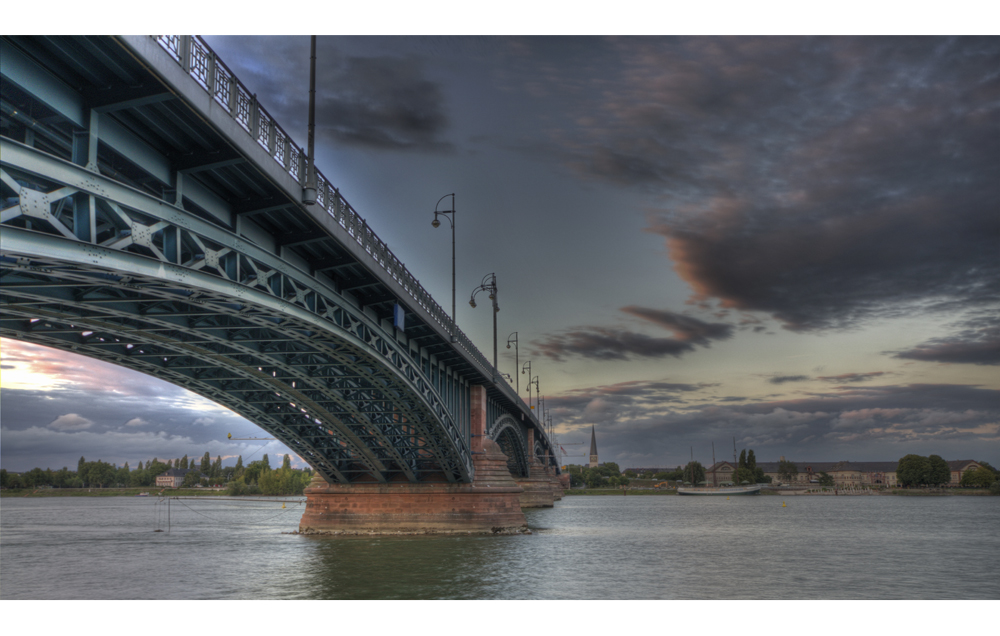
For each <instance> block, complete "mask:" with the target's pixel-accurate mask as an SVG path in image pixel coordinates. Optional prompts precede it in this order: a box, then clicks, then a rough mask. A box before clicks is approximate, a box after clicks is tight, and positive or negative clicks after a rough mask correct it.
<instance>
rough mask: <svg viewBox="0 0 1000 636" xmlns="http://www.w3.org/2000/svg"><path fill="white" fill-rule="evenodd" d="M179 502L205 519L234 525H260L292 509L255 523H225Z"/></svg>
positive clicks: (225, 523)
mask: <svg viewBox="0 0 1000 636" xmlns="http://www.w3.org/2000/svg"><path fill="white" fill-rule="evenodd" d="M178 501H180V500H178ZM180 503H181V505H182V506H184V507H185V508H187V509H188V510H190V511H191V512H193V513H195V514H196V515H201V516H202V517H205V518H206V519H208V520H210V521H214V522H216V523H218V524H223V525H232V526H236V525H249V526H259V525H261V524H262V523H263V522H265V521H269V520H271V519H274V518H275V517H279V516H281V515H283V514H285V513H286V512H288V511H289V510H294V508H285V509H283V510H282V511H281V512H279V513H278V514H276V515H272V516H270V517H267V518H266V519H261V520H260V521H259V522H257V523H248V524H247V523H245V524H235V523H227V522H225V521H219V520H218V519H213V518H212V517H209V516H208V515H206V514H203V513H201V512H198V511H197V510H195V509H194V508H192V507H191V506H189V505H187V504H186V503H184V502H183V501H180ZM251 510H260V509H259V508H252V509H251Z"/></svg>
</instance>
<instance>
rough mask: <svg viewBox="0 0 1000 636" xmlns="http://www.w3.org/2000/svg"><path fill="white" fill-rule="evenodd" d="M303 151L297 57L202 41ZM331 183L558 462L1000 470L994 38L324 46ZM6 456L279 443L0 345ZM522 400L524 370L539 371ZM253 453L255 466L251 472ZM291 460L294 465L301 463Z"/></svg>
mask: <svg viewBox="0 0 1000 636" xmlns="http://www.w3.org/2000/svg"><path fill="white" fill-rule="evenodd" d="M206 39H207V41H208V43H209V44H210V46H211V47H212V48H213V49H214V50H215V51H216V53H218V54H219V56H220V57H221V58H222V59H223V60H224V61H225V63H226V64H227V65H228V66H229V67H230V68H231V69H232V70H233V71H234V72H235V73H236V75H237V76H238V77H239V78H240V79H241V80H242V81H243V82H244V83H245V84H246V85H247V86H248V87H249V88H250V89H251V91H253V92H255V93H256V94H257V96H258V99H259V100H260V102H261V103H262V104H263V106H264V108H265V109H266V110H267V111H268V112H269V113H270V114H271V115H273V116H274V117H275V118H276V119H277V120H278V122H279V123H280V124H281V126H282V127H283V128H284V129H285V130H286V131H288V132H289V133H290V134H291V135H292V137H293V138H294V139H295V140H296V141H297V142H298V143H299V144H300V145H304V142H305V137H306V135H305V131H306V115H307V97H308V61H309V39H308V37H303V36H281V37H277V36H274V37H236V36H206ZM317 58H318V71H317V75H318V89H317V100H318V101H317V119H318V121H317V165H318V167H319V169H320V170H321V171H322V172H323V173H324V174H325V175H326V176H327V177H328V178H329V179H330V180H331V182H332V183H333V184H334V185H335V186H337V187H339V188H340V190H341V192H342V193H343V195H344V196H345V197H346V199H347V200H348V201H350V202H351V204H352V205H353V206H354V208H355V209H356V210H357V211H358V212H359V213H360V214H361V215H362V216H363V217H365V218H366V219H367V221H368V223H369V225H370V226H371V227H372V228H373V229H374V230H375V231H376V233H377V234H378V235H379V236H380V237H381V238H382V239H383V240H385V241H386V242H387V243H388V245H389V246H390V249H392V250H393V252H394V253H395V254H396V255H397V256H398V257H400V259H401V260H402V261H403V262H404V263H405V264H406V265H407V267H408V268H409V270H410V271H411V272H413V274H414V275H415V276H416V277H417V278H418V279H419V280H420V281H421V283H422V284H423V286H424V287H425V288H426V289H428V290H429V291H430V292H431V294H432V295H433V296H434V297H435V298H436V299H437V301H438V303H439V304H440V305H441V306H442V307H445V308H448V307H450V302H451V298H450V296H451V288H450V287H451V259H450V255H449V254H448V250H449V247H450V238H451V237H450V236H449V231H448V224H447V223H445V224H443V225H442V227H441V228H438V229H435V228H433V227H432V226H431V220H432V219H433V210H434V206H435V203H436V202H437V201H438V199H439V198H440V197H441V196H442V195H445V194H448V193H452V192H454V193H455V206H456V244H457V297H458V298H457V305H458V310H457V320H458V324H459V327H460V328H461V329H462V330H463V331H465V333H466V334H468V335H469V336H470V337H471V338H472V340H473V342H475V343H476V344H477V346H478V347H479V348H480V350H481V351H483V352H484V353H485V354H487V356H489V355H490V353H491V351H492V322H491V317H490V315H489V312H488V306H487V305H486V304H484V303H479V308H476V309H474V308H472V307H470V306H469V304H468V299H469V296H470V295H471V293H472V291H473V289H475V287H476V286H478V284H479V283H480V281H481V280H482V278H483V276H484V275H486V274H489V273H495V274H496V277H497V285H498V288H499V304H500V313H499V314H498V322H499V327H498V329H499V332H500V343H499V347H500V351H501V355H500V359H499V367H500V371H502V372H506V373H510V374H516V367H515V361H514V360H515V358H514V353H515V352H514V349H513V348H511V349H510V350H508V349H506V348H505V345H506V342H507V337H508V334H511V333H513V332H516V333H517V338H518V348H517V356H518V362H519V363H520V364H521V365H523V363H524V362H526V361H530V362H531V368H532V374H533V375H537V376H538V377H539V388H540V391H541V393H542V395H544V397H545V406H546V408H547V409H548V410H549V412H550V413H551V415H552V418H553V421H554V423H555V426H556V429H555V430H556V432H557V435H558V439H559V441H560V442H561V443H562V444H563V446H564V448H565V449H566V451H567V453H568V456H567V457H566V458H565V459H564V463H582V462H584V461H586V457H576V456H574V455H582V454H583V453H585V452H586V451H587V446H588V445H589V438H590V431H591V427H594V428H595V430H596V434H597V440H598V446H599V451H600V457H601V460H602V461H614V462H617V463H618V464H619V466H621V467H622V468H625V467H658V466H664V467H666V466H677V465H679V464H682V463H685V462H686V461H687V460H688V459H689V458H690V457H691V456H692V454H693V456H694V458H695V459H697V460H699V461H701V462H702V463H705V464H708V463H710V462H711V460H712V452H713V451H712V444H713V443H714V447H715V454H716V456H717V459H720V460H721V459H724V458H727V457H731V453H732V447H733V444H734V438H735V444H736V446H737V447H738V448H740V449H742V448H752V449H753V450H754V451H755V454H756V456H757V458H758V460H759V461H777V460H778V459H779V457H785V458H786V459H792V460H797V461H840V460H852V461H866V460H896V459H899V458H900V457H902V456H903V455H906V454H908V453H917V454H922V455H928V454H938V455H941V456H943V457H944V458H945V459H977V460H985V461H989V462H990V463H992V464H993V465H995V466H1000V443H998V442H1000V311H998V310H1000V206H998V201H1000V180H998V178H997V175H998V174H1000V143H998V140H1000V38H996V37H797V36H795V37H787V36H783V37H746V36H735V37H708V36H684V37H579V36H564V37H494V36H486V37H409V36H407V37H361V36H352V37H326V36H324V37H320V38H319V44H318V54H317ZM0 354H2V375H0V380H2V397H0V416H2V437H0V439H2V444H0V462H2V465H3V467H4V468H7V469H8V470H26V469H30V468H32V467H34V466H41V467H43V468H44V467H51V468H60V467H62V466H70V467H73V466H75V463H76V461H77V460H78V459H79V457H80V456H81V455H83V456H86V458H87V459H88V460H92V459H98V458H100V459H103V460H105V461H112V462H115V463H118V464H119V465H121V464H122V463H124V462H125V461H128V462H130V463H131V465H132V466H134V465H135V463H136V462H137V461H139V460H142V461H146V460H148V459H150V458H152V457H154V456H156V457H158V458H160V459H161V460H165V459H167V458H176V457H180V456H182V455H185V454H187V455H189V456H198V457H200V456H201V455H202V454H203V453H204V452H205V451H208V452H210V453H211V454H212V456H213V457H215V456H216V455H217V454H218V455H222V456H223V458H224V463H226V464H231V463H233V462H235V459H236V456H237V455H242V456H243V459H244V462H246V461H247V460H248V457H250V458H251V459H257V458H259V457H260V456H261V455H262V454H263V453H268V454H269V456H270V457H271V463H272V465H273V464H275V460H274V457H275V456H276V455H277V454H281V453H284V452H287V449H285V447H283V446H282V445H280V444H278V443H277V442H272V443H270V444H268V445H267V446H266V447H263V448H262V445H263V442H253V441H239V442H236V441H228V440H227V439H226V434H227V433H230V432H231V433H232V434H233V436H234V437H263V436H266V433H264V431H262V430H261V429H259V428H257V427H256V426H254V425H253V424H252V423H250V422H247V421H246V420H244V419H242V418H240V417H238V416H236V415H234V414H232V413H231V412H229V411H227V410H225V409H224V408H222V407H219V406H217V405H214V404H212V403H211V402H209V401H207V400H205V399H203V398H201V397H199V396H196V395H193V394H191V393H188V392H186V391H184V390H182V389H180V388H178V387H174V386H172V385H169V384H166V383H164V382H161V381H158V380H155V379H152V378H148V377H145V376H142V375H139V374H136V373H134V372H131V371H127V370H125V369H122V368H117V367H114V366H111V365H108V364H105V363H102V362H98V361H95V360H91V359H87V358H83V357H79V356H75V355H72V354H68V353H62V352H57V351H54V350H49V349H45V348H43V347H39V346H36V345H29V344H24V343H19V342H15V341H11V340H3V341H2V343H0ZM518 377H519V380H520V382H519V384H520V389H521V394H522V395H523V396H524V397H525V399H527V391H526V382H525V381H526V379H527V376H526V375H519V376H518ZM251 455H252V457H251ZM295 463H296V465H299V466H301V465H303V464H302V462H301V461H300V460H298V459H297V458H296V461H295Z"/></svg>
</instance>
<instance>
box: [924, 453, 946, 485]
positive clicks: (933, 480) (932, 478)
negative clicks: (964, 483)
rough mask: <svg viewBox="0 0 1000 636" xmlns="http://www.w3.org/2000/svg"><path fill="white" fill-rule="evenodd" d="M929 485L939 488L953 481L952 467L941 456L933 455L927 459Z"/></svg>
mask: <svg viewBox="0 0 1000 636" xmlns="http://www.w3.org/2000/svg"><path fill="white" fill-rule="evenodd" d="M927 467H928V470H927V483H928V484H931V485H934V486H939V485H941V484H947V483H948V482H950V481H951V467H949V466H948V462H946V461H944V459H942V458H941V456H940V455H931V456H930V457H928V458H927Z"/></svg>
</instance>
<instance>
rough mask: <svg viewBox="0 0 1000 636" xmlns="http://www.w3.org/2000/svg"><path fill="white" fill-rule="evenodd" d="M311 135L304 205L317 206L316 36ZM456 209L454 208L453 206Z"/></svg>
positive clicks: (312, 53)
mask: <svg viewBox="0 0 1000 636" xmlns="http://www.w3.org/2000/svg"><path fill="white" fill-rule="evenodd" d="M309 49H310V50H309V134H308V141H307V144H306V148H307V150H306V152H307V154H308V156H307V157H306V161H307V162H308V166H307V167H306V184H305V187H304V188H302V203H304V204H305V205H316V36H315V35H314V36H312V39H311V41H310V44H309ZM452 207H454V206H452Z"/></svg>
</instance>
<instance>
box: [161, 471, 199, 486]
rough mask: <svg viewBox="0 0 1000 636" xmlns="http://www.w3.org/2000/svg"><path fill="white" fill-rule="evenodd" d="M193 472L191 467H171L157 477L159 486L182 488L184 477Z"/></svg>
mask: <svg viewBox="0 0 1000 636" xmlns="http://www.w3.org/2000/svg"><path fill="white" fill-rule="evenodd" d="M189 472H191V469H189V468H171V469H170V470H168V471H167V472H165V473H163V474H162V475H157V477H156V487H157V488H180V487H181V484H183V483H184V477H185V476H186V475H187V474H188V473H189Z"/></svg>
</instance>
